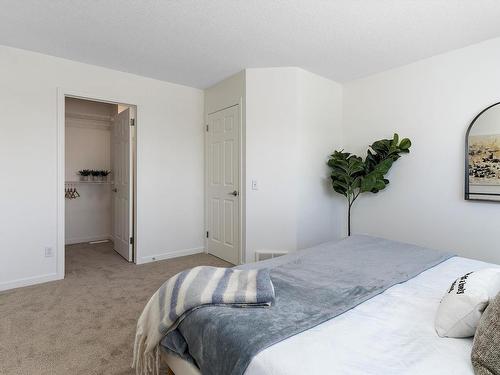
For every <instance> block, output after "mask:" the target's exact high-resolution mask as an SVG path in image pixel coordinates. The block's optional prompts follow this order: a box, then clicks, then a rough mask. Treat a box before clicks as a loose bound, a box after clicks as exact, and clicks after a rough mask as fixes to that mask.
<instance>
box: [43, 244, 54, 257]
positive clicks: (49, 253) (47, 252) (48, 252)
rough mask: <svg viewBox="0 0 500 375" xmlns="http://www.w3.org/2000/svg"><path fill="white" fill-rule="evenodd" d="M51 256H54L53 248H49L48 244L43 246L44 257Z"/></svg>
mask: <svg viewBox="0 0 500 375" xmlns="http://www.w3.org/2000/svg"><path fill="white" fill-rule="evenodd" d="M53 256H54V249H53V248H51V247H49V246H47V247H46V248H45V257H46V258H50V257H53Z"/></svg>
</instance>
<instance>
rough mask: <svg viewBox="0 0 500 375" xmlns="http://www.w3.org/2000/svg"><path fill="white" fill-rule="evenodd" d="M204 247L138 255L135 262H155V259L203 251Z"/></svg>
mask: <svg viewBox="0 0 500 375" xmlns="http://www.w3.org/2000/svg"><path fill="white" fill-rule="evenodd" d="M204 252H205V248H204V247H195V248H193V249H183V250H175V251H169V252H167V253H161V254H155V255H148V256H145V257H140V258H139V259H138V260H137V264H144V263H150V262H156V261H157V260H165V259H171V258H178V257H183V256H186V255H193V254H199V253H204Z"/></svg>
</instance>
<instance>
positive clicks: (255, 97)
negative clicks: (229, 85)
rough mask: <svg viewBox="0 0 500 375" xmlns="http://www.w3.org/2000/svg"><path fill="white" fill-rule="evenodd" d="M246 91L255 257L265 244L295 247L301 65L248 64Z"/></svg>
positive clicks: (250, 241) (250, 232)
mask: <svg viewBox="0 0 500 375" xmlns="http://www.w3.org/2000/svg"><path fill="white" fill-rule="evenodd" d="M246 90H247V95H246V103H247V121H246V124H247V129H246V175H247V202H246V236H247V241H246V250H247V251H246V256H247V260H253V259H254V251H255V250H258V249H261V248H267V249H283V250H295V249H296V248H297V225H298V219H297V206H298V185H297V183H298V181H299V179H298V177H299V176H298V173H297V162H298V156H297V154H298V142H297V136H298V133H297V132H298V121H299V120H298V116H297V115H298V111H297V109H298V104H299V92H298V74H297V69H296V68H264V69H247V70H246ZM252 180H257V182H258V190H251V186H249V185H250V184H251V181H252Z"/></svg>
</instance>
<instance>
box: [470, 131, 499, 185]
mask: <svg viewBox="0 0 500 375" xmlns="http://www.w3.org/2000/svg"><path fill="white" fill-rule="evenodd" d="M469 183H470V184H471V185H499V186H500V134H491V135H472V136H470V137H469Z"/></svg>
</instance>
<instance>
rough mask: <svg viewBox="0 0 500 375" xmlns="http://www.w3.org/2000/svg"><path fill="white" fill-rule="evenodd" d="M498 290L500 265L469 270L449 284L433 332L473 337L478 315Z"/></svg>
mask: <svg viewBox="0 0 500 375" xmlns="http://www.w3.org/2000/svg"><path fill="white" fill-rule="evenodd" d="M499 292H500V268H487V269H483V270H480V271H477V272H470V273H468V274H466V275H464V276H462V277H460V278H458V279H457V280H455V281H454V282H453V284H451V287H450V289H449V290H448V293H446V294H445V296H444V297H443V299H442V300H441V303H440V304H439V308H438V311H437V316H436V322H435V327H436V332H437V333H438V335H439V336H441V337H470V336H474V333H475V332H476V328H477V326H478V324H479V320H480V319H481V314H482V313H483V311H484V310H485V309H486V307H487V306H488V303H489V302H490V300H493V298H495V296H496V295H497V294H498V293H499Z"/></svg>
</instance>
